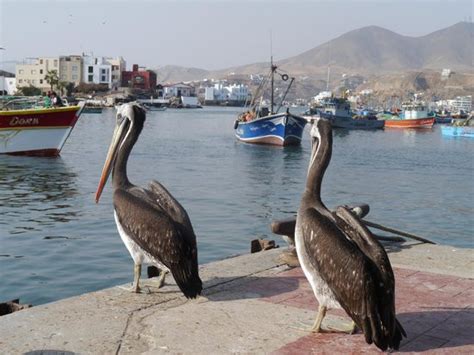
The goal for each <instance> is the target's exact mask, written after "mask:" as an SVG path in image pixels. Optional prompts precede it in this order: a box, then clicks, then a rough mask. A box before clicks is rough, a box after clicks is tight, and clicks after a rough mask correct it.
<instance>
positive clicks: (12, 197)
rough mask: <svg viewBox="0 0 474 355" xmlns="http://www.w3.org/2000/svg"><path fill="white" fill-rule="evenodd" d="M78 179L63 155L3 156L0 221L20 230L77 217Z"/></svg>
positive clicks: (12, 230)
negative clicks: (54, 156) (59, 156)
mask: <svg viewBox="0 0 474 355" xmlns="http://www.w3.org/2000/svg"><path fill="white" fill-rule="evenodd" d="M76 179H77V175H76V173H74V172H73V171H71V169H70V168H69V167H68V166H67V164H65V163H64V161H63V160H62V159H61V158H27V157H10V156H2V157H1V160H0V206H2V213H1V214H0V225H3V226H8V228H10V230H9V231H8V232H9V233H11V234H20V233H25V232H28V231H34V230H36V231H37V230H41V227H46V226H52V225H54V224H56V223H58V222H59V223H65V222H69V221H71V220H75V219H77V218H78V217H79V215H80V212H79V210H78V209H77V207H74V204H73V200H74V197H75V196H76V195H77V194H78V191H77V187H76Z"/></svg>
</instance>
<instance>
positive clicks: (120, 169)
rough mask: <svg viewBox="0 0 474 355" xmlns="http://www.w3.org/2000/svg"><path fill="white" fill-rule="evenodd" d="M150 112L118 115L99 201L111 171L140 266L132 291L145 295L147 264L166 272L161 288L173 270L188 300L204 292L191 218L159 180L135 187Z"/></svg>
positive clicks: (121, 218) (132, 108)
mask: <svg viewBox="0 0 474 355" xmlns="http://www.w3.org/2000/svg"><path fill="white" fill-rule="evenodd" d="M145 118H146V114H145V110H144V109H143V108H142V107H140V106H139V105H138V104H125V105H122V106H120V108H119V109H118V111H117V122H116V127H115V131H114V134H113V137H112V143H111V144H110V147H109V151H108V153H107V158H106V160H105V164H104V168H103V170H102V175H101V177H100V182H99V186H98V188H97V192H96V196H95V200H96V202H99V198H100V195H101V194H102V190H103V188H104V186H105V183H106V182H107V179H108V177H109V175H110V172H111V171H112V170H113V172H112V185H113V190H114V195H113V202H114V215H115V222H116V223H117V228H118V231H119V234H120V237H121V238H122V241H123V242H124V244H125V246H126V247H127V249H128V251H129V252H130V255H131V256H132V258H133V261H134V263H135V270H134V271H135V277H134V284H133V291H135V292H140V286H139V281H140V274H141V265H142V263H144V262H145V263H151V264H154V265H157V266H158V267H160V268H161V269H162V274H161V275H160V279H159V287H161V286H162V285H163V283H164V278H165V275H166V273H167V272H169V271H171V274H172V275H173V277H174V279H175V281H176V283H177V284H178V287H179V288H180V290H181V291H182V292H183V294H184V295H185V296H186V297H187V298H196V297H197V295H199V294H200V293H201V290H202V282H201V279H200V278H199V273H198V256H197V246H196V236H195V234H194V230H193V227H192V225H191V221H190V220H189V217H188V214H187V213H186V211H185V210H184V208H183V207H182V206H181V205H180V203H179V202H178V201H177V200H176V199H175V198H174V197H173V196H172V195H171V194H170V193H169V192H168V191H167V190H166V189H165V188H164V187H163V186H162V185H161V184H160V183H158V182H157V181H152V182H151V183H150V185H149V187H148V188H142V187H138V186H135V185H133V184H131V183H130V181H129V180H128V177H127V160H128V157H129V155H130V152H131V151H132V148H133V146H134V145H135V143H136V141H137V139H138V136H139V135H140V133H141V131H142V129H143V124H144V122H145Z"/></svg>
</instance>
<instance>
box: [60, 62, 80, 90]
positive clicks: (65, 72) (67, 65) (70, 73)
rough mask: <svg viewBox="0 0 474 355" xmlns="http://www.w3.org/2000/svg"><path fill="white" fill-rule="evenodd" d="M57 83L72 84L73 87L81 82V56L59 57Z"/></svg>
mask: <svg viewBox="0 0 474 355" xmlns="http://www.w3.org/2000/svg"><path fill="white" fill-rule="evenodd" d="M59 81H63V82H66V83H74V85H75V86H77V85H79V84H80V83H81V82H82V56H80V55H68V56H60V57H59Z"/></svg>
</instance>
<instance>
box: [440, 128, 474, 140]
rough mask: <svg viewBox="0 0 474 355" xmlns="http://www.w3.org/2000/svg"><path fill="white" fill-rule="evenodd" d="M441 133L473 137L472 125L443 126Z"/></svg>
mask: <svg viewBox="0 0 474 355" xmlns="http://www.w3.org/2000/svg"><path fill="white" fill-rule="evenodd" d="M441 134H442V135H443V136H450V137H468V138H474V127H470V126H458V127H456V126H443V127H441Z"/></svg>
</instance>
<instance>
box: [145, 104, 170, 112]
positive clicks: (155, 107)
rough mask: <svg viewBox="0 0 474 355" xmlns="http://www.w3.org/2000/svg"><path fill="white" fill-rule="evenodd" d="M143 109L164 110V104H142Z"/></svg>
mask: <svg viewBox="0 0 474 355" xmlns="http://www.w3.org/2000/svg"><path fill="white" fill-rule="evenodd" d="M144 106H145V109H146V110H148V111H152V112H154V111H166V106H153V105H144Z"/></svg>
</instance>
